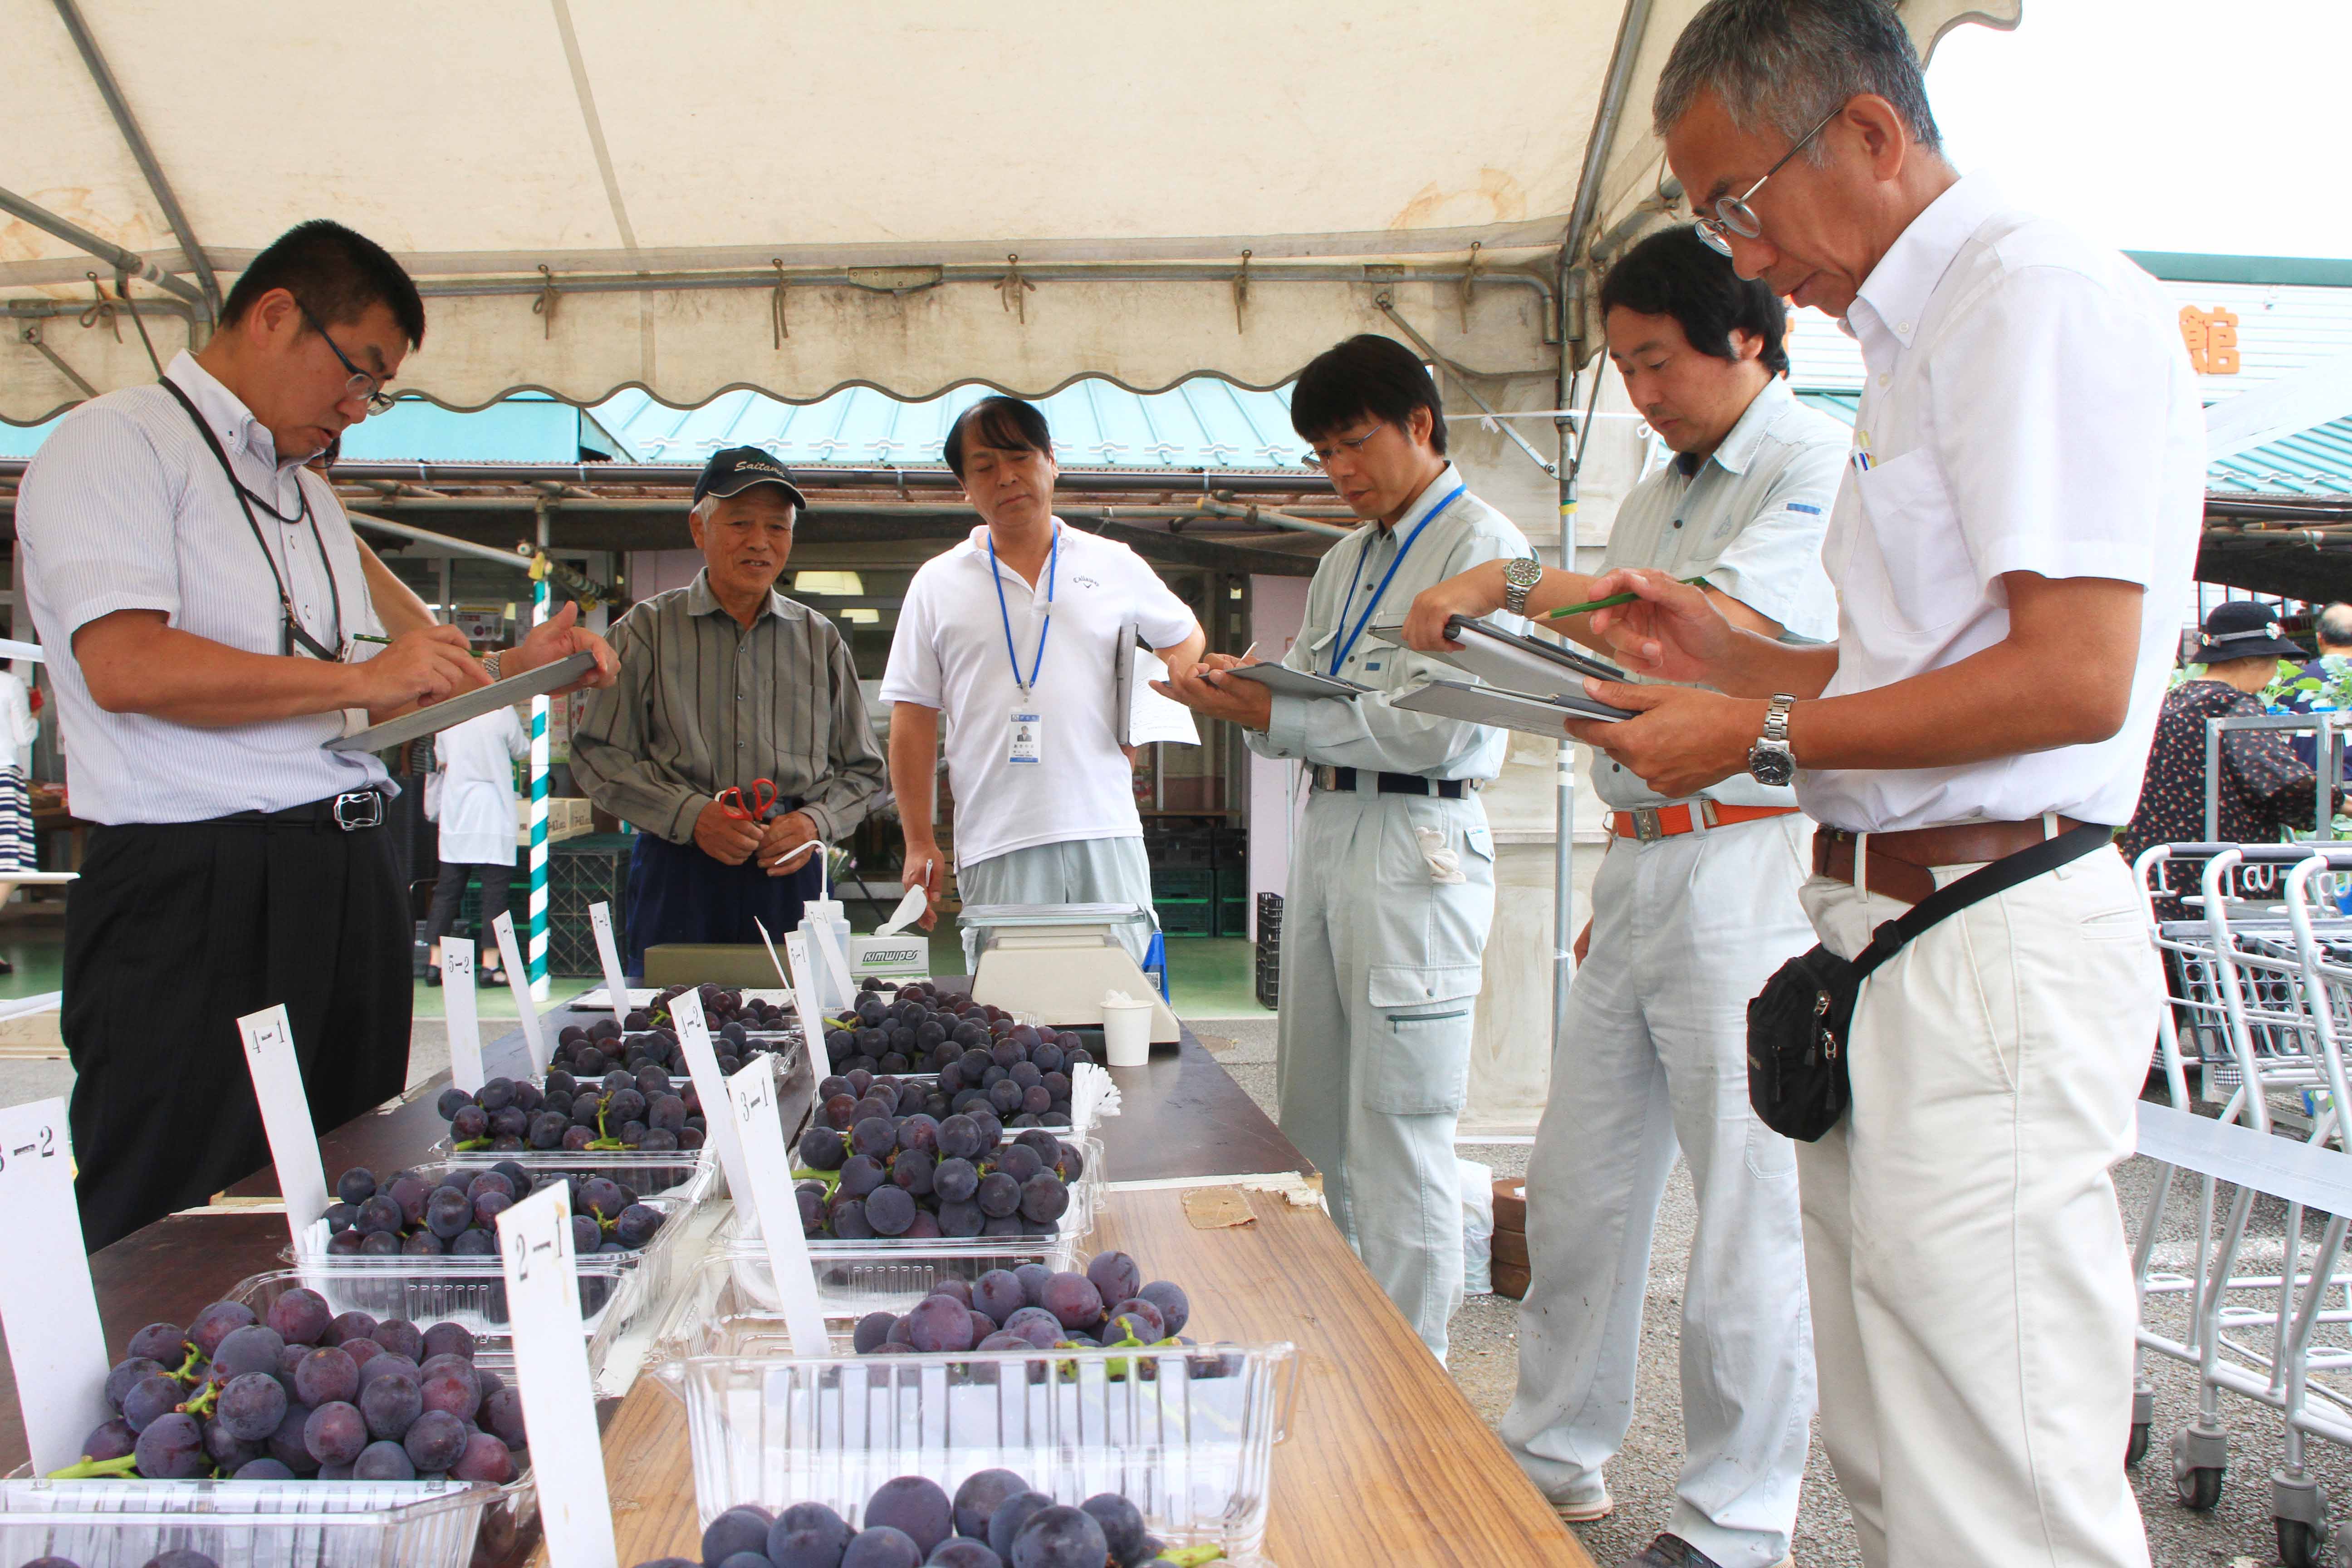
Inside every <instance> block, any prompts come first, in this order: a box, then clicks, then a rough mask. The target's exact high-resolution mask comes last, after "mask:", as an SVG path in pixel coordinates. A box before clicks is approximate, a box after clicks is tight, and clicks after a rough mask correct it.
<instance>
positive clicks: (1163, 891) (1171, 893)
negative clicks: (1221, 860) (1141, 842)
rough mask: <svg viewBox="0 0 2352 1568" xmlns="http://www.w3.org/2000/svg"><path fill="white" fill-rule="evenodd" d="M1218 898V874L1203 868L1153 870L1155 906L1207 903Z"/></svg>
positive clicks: (1152, 889) (1152, 890) (1210, 869)
mask: <svg viewBox="0 0 2352 1568" xmlns="http://www.w3.org/2000/svg"><path fill="white" fill-rule="evenodd" d="M1216 896H1217V873H1216V872H1215V870H1214V869H1213V868H1209V867H1206V866H1203V867H1201V868H1197V869H1195V868H1184V867H1167V868H1161V867H1159V866H1154V867H1153V868H1151V901H1152V902H1153V903H1155V904H1165V903H1188V902H1192V901H1195V900H1198V901H1201V902H1206V901H1207V900H1211V899H1213V898H1215V897H1216Z"/></svg>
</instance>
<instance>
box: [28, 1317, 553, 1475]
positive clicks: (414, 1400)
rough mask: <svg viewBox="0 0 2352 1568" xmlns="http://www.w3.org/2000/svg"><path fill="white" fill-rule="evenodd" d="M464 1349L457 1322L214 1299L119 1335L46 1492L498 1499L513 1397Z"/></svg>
mask: <svg viewBox="0 0 2352 1568" xmlns="http://www.w3.org/2000/svg"><path fill="white" fill-rule="evenodd" d="M474 1349H475V1346H474V1336H473V1334H472V1333H470V1332H469V1331H467V1330H466V1329H465V1328H464V1327H463V1326H462V1325H460V1324H457V1323H436V1324H434V1325H433V1326H432V1327H430V1328H425V1329H420V1328H418V1327H417V1326H416V1325H415V1323H412V1322H409V1321H406V1320H404V1319H400V1318H393V1319H387V1320H385V1321H382V1322H379V1321H376V1320H375V1319H374V1318H372V1317H370V1316H369V1315H368V1314H367V1313H365V1312H345V1313H343V1314H341V1316H337V1315H336V1313H335V1312H334V1310H333V1309H332V1308H331V1307H330V1306H329V1305H328V1304H327V1300H326V1298H325V1297H323V1296H320V1294H318V1293H317V1292H316V1291H314V1290H305V1289H292V1290H289V1291H287V1292H286V1293H285V1294H283V1295H281V1296H279V1297H278V1299H277V1300H274V1301H271V1302H270V1303H269V1304H268V1312H267V1315H266V1316H265V1317H260V1318H257V1317H256V1316H255V1315H254V1312H253V1309H251V1308H250V1307H247V1306H246V1305H244V1304H243V1303H242V1302H237V1301H215V1302H214V1303H213V1304H212V1305H211V1306H209V1307H206V1308H205V1310H203V1311H201V1312H199V1313H197V1314H196V1316H195V1319H194V1321H193V1322H191V1323H189V1325H188V1326H187V1327H186V1328H185V1329H183V1328H181V1327H180V1326H179V1325H178V1324H176V1323H150V1324H148V1325H147V1326H146V1327H145V1328H143V1329H142V1330H140V1331H138V1332H137V1333H136V1334H133V1335H132V1336H131V1342H130V1344H129V1346H128V1347H127V1349H126V1352H125V1354H124V1357H123V1359H122V1360H121V1361H120V1362H118V1363H116V1364H115V1366H114V1368H113V1370H112V1371H110V1373H107V1377H106V1402H107V1404H108V1405H109V1406H110V1408H112V1409H113V1410H114V1412H115V1414H114V1415H112V1416H110V1417H109V1418H108V1419H107V1420H106V1421H104V1422H102V1423H100V1425H99V1426H98V1427H97V1428H96V1429H95V1430H93V1431H92V1432H91V1433H90V1435H89V1436H88V1437H87V1438H85V1439H84V1440H83V1443H82V1459H81V1462H80V1463H79V1464H77V1465H73V1466H70V1467H68V1468H65V1469H62V1470H58V1471H57V1472H55V1473H54V1475H53V1476H52V1478H51V1479H58V1480H86V1479H96V1478H100V1477H136V1478H139V1479H145V1480H155V1481H184V1480H204V1479H231V1480H239V1481H291V1480H297V1479H318V1480H322V1481H331V1480H361V1481H411V1480H420V1479H422V1480H437V1479H442V1478H445V1477H446V1478H447V1479H451V1480H458V1481H482V1482H488V1483H489V1484H490V1485H493V1486H503V1485H505V1484H506V1483H507V1482H508V1481H510V1480H512V1479H514V1478H515V1476H516V1474H517V1473H518V1471H519V1470H520V1468H521V1464H522V1458H521V1456H522V1452H523V1447H524V1433H523V1419H522V1396H521V1394H520V1393H519V1392H518V1391H517V1390H515V1389H514V1388H512V1387H509V1385H508V1384H506V1382H505V1381H504V1380H503V1379H502V1378H500V1377H499V1375H498V1373H494V1372H491V1371H488V1369H487V1368H482V1367H477V1366H476V1365H475V1364H474Z"/></svg>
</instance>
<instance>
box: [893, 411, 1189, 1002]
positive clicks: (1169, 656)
mask: <svg viewBox="0 0 2352 1568" xmlns="http://www.w3.org/2000/svg"><path fill="white" fill-rule="evenodd" d="M947 460H948V467H949V468H952V469H954V470H955V475H956V478H957V479H960V480H961V481H962V483H963V487H964V494H965V495H966V496H967V497H969V498H970V500H971V504H972V506H973V508H974V510H977V511H978V512H979V513H980V515H981V518H982V523H981V526H979V527H978V528H975V529H973V530H972V531H971V538H969V539H967V540H966V541H964V542H962V543H961V544H958V545H956V546H954V547H953V548H952V549H950V550H949V551H947V552H945V553H943V554H940V555H936V556H933V557H932V558H931V559H930V560H929V561H927V562H925V563H923V567H922V570H921V571H919V572H918V573H916V574H915V580H914V582H913V583H912V584H909V585H908V589H907V597H906V602H905V604H904V605H903V606H902V607H901V608H900V610H899V612H898V630H897V631H896V632H895V633H894V634H893V635H892V637H891V639H890V663H889V668H887V670H886V671H885V672H884V674H883V677H882V700H883V701H885V702H887V703H889V704H891V710H890V788H891V791H892V793H893V794H894V795H897V797H898V822H899V826H900V829H901V831H902V832H903V834H904V837H905V842H906V864H905V868H904V870H903V872H902V873H901V876H902V880H903V882H904V885H905V886H907V887H909V888H914V887H920V888H923V889H926V890H927V891H929V894H930V899H931V909H932V910H933V911H934V914H935V912H936V910H938V907H939V897H940V887H941V885H942V883H943V882H944V880H945V878H946V867H945V865H944V864H943V857H942V856H941V855H940V846H939V839H938V837H936V836H935V834H934V833H933V831H932V816H933V812H934V810H935V806H936V800H937V796H936V793H935V791H934V789H933V781H934V779H935V777H936V773H937V768H938V758H939V745H940V719H941V717H942V716H944V717H945V718H946V721H947V731H948V732H947V755H948V783H949V785H950V788H951V789H952V790H953V791H954V794H955V855H956V886H957V890H958V892H959V893H960V894H961V898H962V900H963V901H964V902H965V903H967V904H1126V905H1131V906H1134V907H1136V908H1139V909H1141V910H1145V911H1146V912H1147V913H1148V912H1149V911H1150V909H1151V868H1150V861H1149V860H1148V859H1147V858H1146V857H1145V855H1144V851H1143V820H1142V818H1141V817H1140V816H1137V814H1136V809H1135V786H1134V779H1133V773H1132V772H1131V766H1132V764H1131V763H1129V757H1128V752H1126V750H1125V749H1124V738H1125V736H1126V733H1127V726H1126V715H1124V714H1121V713H1117V712H1115V711H1113V709H1114V706H1115V704H1114V703H1113V700H1112V696H1113V692H1112V668H1113V660H1114V658H1116V657H1117V656H1118V653H1119V651H1120V650H1119V647H1118V644H1119V638H1120V636H1121V634H1122V633H1123V632H1124V631H1125V629H1126V628H1128V627H1129V626H1134V627H1138V628H1139V629H1140V631H1141V633H1142V636H1143V639H1144V641H1145V642H1146V643H1148V644H1149V645H1150V647H1153V648H1154V649H1156V650H1158V651H1159V653H1160V657H1161V658H1164V659H1166V660H1168V661H1169V663H1170V665H1171V668H1191V667H1192V665H1193V664H1194V663H1195V662H1197V661H1198V660H1199V658H1200V657H1201V652H1202V648H1204V647H1207V646H1208V639H1207V638H1206V637H1205V636H1203V634H1202V630H1201V626H1200V623H1199V622H1198V621H1196V620H1195V619H1194V618H1193V616H1192V611H1191V610H1189V609H1187V608H1185V607H1184V602H1183V601H1182V600H1181V599H1179V598H1178V597H1177V596H1176V595H1174V594H1172V593H1171V592H1170V591H1169V588H1168V584H1165V583H1162V582H1161V581H1160V578H1159V575H1158V574H1156V573H1154V572H1153V571H1152V570H1151V568H1150V566H1149V565H1148V564H1146V563H1145V562H1144V560H1143V558H1142V557H1141V556H1139V555H1138V554H1137V553H1136V552H1134V551H1132V550H1129V548H1128V547H1127V546H1126V545H1124V544H1120V543H1118V542H1115V541H1112V540H1108V539H1101V538H1097V536H1095V535H1094V534H1091V533H1086V532H1082V531H1079V530H1077V529H1075V528H1072V527H1069V526H1068V525H1067V524H1066V523H1065V522H1063V521H1062V520H1061V519H1060V518H1057V517H1055V515H1054V481H1055V478H1056V476H1057V475H1058V474H1059V472H1060V469H1059V468H1057V467H1056V466H1055V462H1054V437H1053V434H1052V432H1051V431H1050V430H1049V429H1048V428H1047V427H1046V425H1045V415H1043V414H1042V413H1040V412H1039V411H1038V410H1037V408H1036V406H1035V405H1033V404H1028V403H1024V402H1022V401H1021V400H1020V399H1019V398H1013V397H986V398H982V400H981V401H980V402H978V403H975V404H973V405H971V408H969V409H967V410H966V411H965V412H964V414H963V416H962V417H961V418H959V419H958V420H957V421H956V422H955V426H954V428H953V429H951V430H950V431H949V433H948V439H947ZM931 918H933V915H927V916H926V917H925V919H926V923H928V922H929V920H930V919H931ZM1148 931H1149V927H1146V926H1142V925H1138V926H1137V927H1135V928H1133V929H1132V930H1131V931H1129V933H1128V941H1129V946H1130V948H1131V950H1132V951H1133V952H1134V953H1135V956H1136V958H1137V960H1138V961H1139V962H1140V960H1141V959H1142V957H1143V950H1144V947H1145V945H1146V944H1147V943H1148V942H1149V940H1150V938H1149V936H1148V934H1146V933H1147V932H1148Z"/></svg>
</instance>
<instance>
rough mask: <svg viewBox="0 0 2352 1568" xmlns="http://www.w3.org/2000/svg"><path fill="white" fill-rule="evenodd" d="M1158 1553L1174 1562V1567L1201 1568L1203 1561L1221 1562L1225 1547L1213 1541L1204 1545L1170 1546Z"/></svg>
mask: <svg viewBox="0 0 2352 1568" xmlns="http://www.w3.org/2000/svg"><path fill="white" fill-rule="evenodd" d="M1160 1556H1162V1557H1165V1558H1166V1559H1168V1561H1169V1562H1171V1563H1174V1564H1176V1568H1202V1564H1203V1563H1223V1561H1224V1560H1225V1549H1224V1548H1223V1547H1222V1546H1220V1545H1218V1544H1217V1543H1216V1542H1209V1543H1208V1544H1206V1545H1204V1546H1175V1547H1171V1548H1169V1549H1168V1550H1167V1551H1165V1552H1161V1553H1160Z"/></svg>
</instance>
